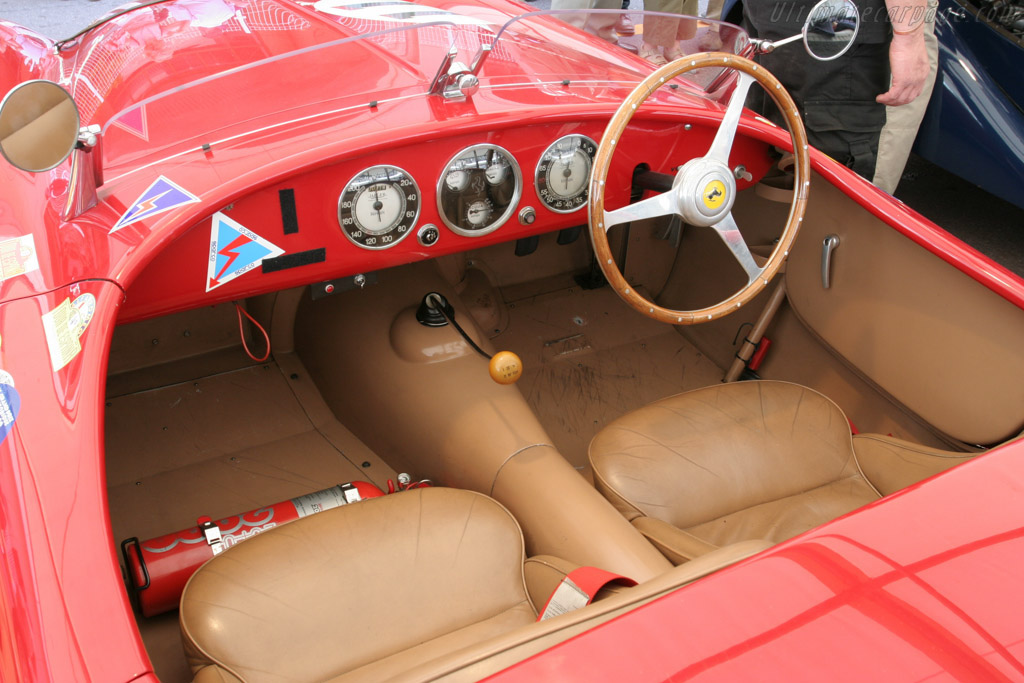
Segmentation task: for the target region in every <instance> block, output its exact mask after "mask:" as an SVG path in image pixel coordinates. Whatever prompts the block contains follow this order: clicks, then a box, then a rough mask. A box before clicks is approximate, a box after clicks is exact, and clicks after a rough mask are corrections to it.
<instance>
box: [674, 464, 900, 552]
mask: <svg viewBox="0 0 1024 683" xmlns="http://www.w3.org/2000/svg"><path fill="white" fill-rule="evenodd" d="M879 498H881V495H880V494H879V493H878V492H877V491H876V490H875V489H874V488H873V487H872V486H871V483H870V482H869V481H868V480H867V479H865V478H864V477H863V476H861V475H860V474H850V475H849V476H847V477H844V478H842V479H838V480H835V481H831V482H828V483H827V484H824V485H822V486H819V487H816V488H814V489H811V490H809V491H801V492H800V493H798V494H795V495H793V496H787V497H785V498H779V499H776V500H770V501H766V502H764V503H761V504H760V505H754V506H751V507H749V508H745V509H743V510H740V511H738V512H736V513H733V514H730V515H725V516H723V517H719V518H718V519H713V520H711V521H709V522H705V523H704V524H698V525H695V526H692V527H689V528H687V529H686V531H688V532H690V533H692V534H694V535H696V536H699V537H701V538H703V539H705V540H707V541H708V542H710V543H716V544H718V545H726V544H729V543H735V542H737V541H739V540H746V539H767V540H769V541H771V542H774V543H779V542H781V541H785V540H788V539H790V538H793V537H794V536H797V535H799V534H802V533H804V532H805V531H810V530H811V529H813V528H815V527H817V526H820V525H821V524H824V523H825V522H829V521H832V520H833V519H836V518H838V517H841V516H843V515H845V514H847V513H849V512H853V511H854V510H856V509H858V508H860V507H863V506H864V505H867V504H868V503H872V502H874V501H876V500H878V499H879Z"/></svg>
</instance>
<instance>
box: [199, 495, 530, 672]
mask: <svg viewBox="0 0 1024 683" xmlns="http://www.w3.org/2000/svg"><path fill="white" fill-rule="evenodd" d="M523 562H524V549H523V537H522V533H521V531H520V529H519V526H518V524H517V523H516V521H515V519H513V518H512V516H511V514H509V512H508V511H507V510H506V509H505V508H504V507H502V506H501V505H500V504H499V503H497V502H496V501H494V500H492V499H490V498H488V497H486V496H483V495H480V494H478V493H473V492H470V491H462V490H455V489H443V488H427V489H415V490H412V491H406V492H403V493H398V494H394V495H389V496H385V497H383V498H377V499H372V500H367V501H363V502H360V503H358V504H352V505H346V506H344V507H340V508H335V509H333V510H328V511H326V512H322V513H320V514H317V515H313V516H311V517H305V518H303V519H300V520H298V521H296V522H292V523H291V524H287V525H284V526H281V527H278V528H276V529H272V530H270V531H268V532H265V533H263V534H260V535H259V536H257V537H255V538H252V539H250V540H248V541H246V542H245V543H242V544H240V545H238V546H236V547H234V548H231V549H230V550H228V551H227V552H224V553H222V554H221V555H219V556H217V557H215V558H213V559H212V560H210V561H209V562H208V563H206V564H205V565H203V567H201V568H200V569H199V571H197V572H196V574H195V575H194V576H193V577H192V579H191V580H190V581H189V583H188V585H187V586H186V588H185V592H184V595H183V596H182V602H181V617H180V618H181V629H182V637H183V640H184V643H185V649H186V654H187V655H188V657H189V662H190V664H191V665H192V668H193V671H197V670H199V669H200V668H202V667H204V666H209V665H211V664H212V665H215V666H217V667H219V668H220V669H223V670H225V671H227V672H230V673H231V674H233V675H234V676H236V677H238V678H240V679H243V680H246V681H260V680H274V681H280V680H284V679H288V680H329V679H331V678H334V677H337V676H340V675H342V674H345V673H346V672H351V671H354V670H356V669H359V668H360V667H364V666H367V665H372V666H371V667H370V668H373V667H374V666H377V664H379V662H380V661H381V660H387V659H388V658H391V659H392V660H393V659H394V656H395V655H396V654H400V653H402V652H405V651H409V650H411V649H415V651H416V657H417V658H419V659H420V660H421V661H422V660H424V659H425V658H429V657H430V656H434V655H437V654H444V653H445V652H446V651H448V650H452V649H456V648H458V647H462V646H463V645H464V644H465V642H464V641H465V638H462V639H460V638H459V636H458V633H459V632H460V631H467V632H471V633H470V634H468V635H471V637H472V638H473V639H481V638H486V637H490V636H493V635H496V634H497V633H500V632H502V631H504V630H508V629H511V628H515V627H517V626H520V625H523V624H528V623H530V622H532V621H533V620H534V619H535V618H536V612H535V611H534V608H533V606H532V605H531V603H530V601H529V598H528V596H527V591H526V587H525V584H524V579H523ZM453 634H454V635H453ZM435 640H436V641H437V647H436V648H431V642H432V641H435ZM378 673H379V674H383V673H384V672H383V671H380V670H378Z"/></svg>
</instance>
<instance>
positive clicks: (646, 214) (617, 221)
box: [602, 188, 682, 232]
mask: <svg viewBox="0 0 1024 683" xmlns="http://www.w3.org/2000/svg"><path fill="white" fill-rule="evenodd" d="M673 215H674V216H682V214H681V213H680V210H679V198H678V196H677V193H676V190H675V188H673V189H671V190H669V191H668V192H662V193H661V194H656V195H654V196H653V197H648V198H647V199H642V200H640V201H638V202H635V203H633V204H627V205H626V206H623V207H622V208H619V209H615V210H614V211H605V212H604V223H603V224H602V227H603V228H604V231H605V232H608V230H610V229H611V228H612V227H613V226H616V225H621V224H622V223H630V222H632V221H640V220H644V219H645V218H658V217H660V216H673Z"/></svg>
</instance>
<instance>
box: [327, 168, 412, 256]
mask: <svg viewBox="0 0 1024 683" xmlns="http://www.w3.org/2000/svg"><path fill="white" fill-rule="evenodd" d="M419 214H420V191H419V188H418V187H416V181H414V180H413V179H412V177H411V176H410V175H409V174H408V173H406V172H405V171H403V170H402V169H400V168H398V167H397V166H371V167H370V168H367V169H365V170H363V171H360V173H359V174H358V175H357V176H356V177H355V178H353V179H352V180H350V181H349V182H348V184H347V185H346V186H345V189H344V191H342V193H341V198H340V199H339V200H338V222H339V223H340V224H341V230H342V232H344V233H345V237H348V238H349V239H350V240H352V241H353V242H354V243H355V244H356V245H358V246H360V247H363V248H364V249H387V248H388V247H390V246H394V245H395V244H398V242H400V241H401V240H402V238H403V237H405V236H406V235H408V234H409V233H411V232H412V229H413V227H414V226H415V225H416V219H417V218H418V217H419Z"/></svg>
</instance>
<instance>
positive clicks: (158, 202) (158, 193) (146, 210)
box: [110, 176, 199, 234]
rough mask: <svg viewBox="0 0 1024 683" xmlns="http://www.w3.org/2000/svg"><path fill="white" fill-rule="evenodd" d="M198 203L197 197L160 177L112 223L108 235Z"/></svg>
mask: <svg viewBox="0 0 1024 683" xmlns="http://www.w3.org/2000/svg"><path fill="white" fill-rule="evenodd" d="M198 201H199V197H197V196H195V195H194V194H192V193H191V192H189V191H188V190H186V189H184V188H183V187H181V186H180V185H177V184H176V183H173V182H171V181H170V180H168V179H167V178H165V177H163V176H160V177H159V178H157V179H156V180H154V181H153V184H152V185H150V186H149V189H147V190H146V191H145V192H143V193H142V194H141V195H139V198H138V199H136V200H135V203H134V204H132V205H131V206H130V207H129V208H128V210H127V211H125V213H124V215H123V216H121V218H119V219H118V221H117V223H114V227H113V228H111V229H110V233H111V234H113V233H115V232H117V231H118V230H120V229H121V228H123V227H125V226H127V225H131V224H132V223H138V222H139V221H141V220H145V219H147V218H149V217H150V216H155V215H157V214H158V213H163V212H165V211H170V210H171V209H176V208H178V207H179V206H185V205H186V204H195V203H196V202H198Z"/></svg>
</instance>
